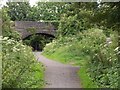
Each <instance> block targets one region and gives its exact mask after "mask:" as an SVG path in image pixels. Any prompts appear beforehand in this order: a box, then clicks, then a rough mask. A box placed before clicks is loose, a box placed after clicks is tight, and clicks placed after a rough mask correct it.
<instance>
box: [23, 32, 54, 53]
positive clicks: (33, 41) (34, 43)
mask: <svg viewBox="0 0 120 90" xmlns="http://www.w3.org/2000/svg"><path fill="white" fill-rule="evenodd" d="M54 38H55V37H54V36H53V35H50V34H45V33H36V34H34V35H29V36H27V37H26V38H24V39H23V43H24V44H26V45H28V46H31V47H32V50H33V51H35V50H37V51H42V50H43V48H44V47H45V45H46V44H47V43H50V42H51V41H52V40H53V39H54Z"/></svg>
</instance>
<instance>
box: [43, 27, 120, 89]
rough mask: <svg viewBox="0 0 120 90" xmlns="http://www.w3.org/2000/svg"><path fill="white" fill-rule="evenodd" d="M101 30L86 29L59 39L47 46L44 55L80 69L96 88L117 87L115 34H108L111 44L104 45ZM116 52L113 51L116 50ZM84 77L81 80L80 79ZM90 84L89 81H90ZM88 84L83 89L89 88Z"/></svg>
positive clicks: (105, 43) (117, 66)
mask: <svg viewBox="0 0 120 90" xmlns="http://www.w3.org/2000/svg"><path fill="white" fill-rule="evenodd" d="M106 38H107V37H106V36H105V34H104V33H103V30H100V29H89V30H88V31H83V32H81V33H78V34H77V35H75V36H71V37H67V36H66V37H61V38H59V39H57V40H54V41H53V42H52V43H50V44H47V45H46V47H45V48H44V54H45V55H47V56H48V57H51V58H52V59H54V60H59V61H61V62H63V63H70V64H76V65H80V66H81V67H84V68H83V69H85V71H84V74H87V75H85V76H88V77H90V78H91V79H92V81H93V82H95V83H96V85H97V87H102V88H117V87H118V80H119V77H118V70H119V69H120V67H119V64H118V58H117V57H118V54H117V53H119V52H118V51H115V50H117V49H118V48H117V38H118V36H117V34H116V33H114V32H112V34H111V39H112V43H111V41H109V42H106ZM116 48H117V49H116ZM83 77H84V75H83V76H82V77H81V78H83ZM88 80H89V79H88ZM90 82H91V81H90ZM88 84H90V83H89V81H88V83H86V84H85V82H84V81H83V86H85V88H87V87H91V86H92V85H91V84H92V83H91V84H90V85H88Z"/></svg>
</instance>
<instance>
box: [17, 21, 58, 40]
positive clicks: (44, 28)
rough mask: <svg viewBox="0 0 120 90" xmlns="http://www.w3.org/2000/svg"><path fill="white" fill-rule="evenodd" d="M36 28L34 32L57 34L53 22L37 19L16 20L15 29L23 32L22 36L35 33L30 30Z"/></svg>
mask: <svg viewBox="0 0 120 90" xmlns="http://www.w3.org/2000/svg"><path fill="white" fill-rule="evenodd" d="M30 29H33V30H35V32H34V33H36V34H37V33H40V34H48V35H52V36H54V35H55V32H56V29H55V27H54V26H53V25H52V24H51V22H37V21H15V30H17V31H18V32H19V33H20V34H21V38H22V39H24V38H26V37H28V36H30V35H32V34H33V33H31V32H30V31H29V30H30Z"/></svg>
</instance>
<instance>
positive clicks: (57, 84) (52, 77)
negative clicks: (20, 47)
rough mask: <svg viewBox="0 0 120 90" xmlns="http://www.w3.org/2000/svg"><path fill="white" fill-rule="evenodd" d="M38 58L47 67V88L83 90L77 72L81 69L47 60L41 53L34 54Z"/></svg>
mask: <svg viewBox="0 0 120 90" xmlns="http://www.w3.org/2000/svg"><path fill="white" fill-rule="evenodd" d="M34 54H35V56H36V58H37V59H38V60H39V61H40V62H42V63H43V64H44V65H45V80H46V82H47V85H46V87H45V88H81V86H80V81H79V77H78V75H77V72H78V70H79V67H75V66H70V65H65V64H61V63H59V62H56V61H52V60H50V59H47V58H46V57H44V56H42V55H41V52H34Z"/></svg>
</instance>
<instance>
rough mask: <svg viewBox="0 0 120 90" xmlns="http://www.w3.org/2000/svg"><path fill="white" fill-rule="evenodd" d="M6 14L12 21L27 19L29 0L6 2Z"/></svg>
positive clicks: (29, 8)
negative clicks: (24, 0) (25, 0)
mask: <svg viewBox="0 0 120 90" xmlns="http://www.w3.org/2000/svg"><path fill="white" fill-rule="evenodd" d="M7 8H8V12H7V13H8V15H9V16H10V19H11V20H12V21H15V20H17V21H21V20H23V21H25V20H29V18H28V17H29V13H30V11H31V7H30V5H29V2H7Z"/></svg>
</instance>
